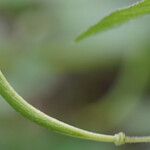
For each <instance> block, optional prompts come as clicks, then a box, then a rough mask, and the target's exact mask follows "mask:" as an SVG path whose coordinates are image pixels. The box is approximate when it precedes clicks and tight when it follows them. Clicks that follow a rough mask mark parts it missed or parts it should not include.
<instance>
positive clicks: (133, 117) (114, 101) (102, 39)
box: [0, 0, 150, 150]
mask: <svg viewBox="0 0 150 150" xmlns="http://www.w3.org/2000/svg"><path fill="white" fill-rule="evenodd" d="M133 2H136V0H124V1H120V0H114V1H112V0H92V1H90V0H76V1H75V0H13V1H12V0H0V67H1V69H2V71H3V73H4V74H5V75H6V76H7V79H8V80H9V81H10V83H11V84H12V85H13V87H14V88H15V89H16V90H17V91H18V92H19V93H20V95H22V96H23V97H24V98H25V99H26V100H27V101H28V102H30V103H31V104H33V105H34V106H36V107H37V108H39V109H40V110H42V111H44V112H45V113H47V114H49V115H51V116H53V117H56V118H57V119H59V120H62V121H64V122H67V123H69V124H71V125H74V126H77V127H80V128H84V129H87V130H90V131H95V132H99V133H107V134H115V133H118V132H120V131H124V132H125V133H126V134H128V135H150V119H149V116H150V109H149V107H150V101H149V98H150V59H149V56H150V42H149V41H150V36H149V35H150V30H149V26H150V16H146V17H143V18H140V19H137V20H134V21H131V22H130V23H128V24H126V25H123V26H122V27H119V28H117V29H113V30H111V31H108V32H106V33H102V34H101V35H97V36H96V37H92V38H89V39H87V40H85V41H83V42H81V43H75V42H74V39H75V38H76V37H77V36H78V35H79V34H80V33H81V32H83V31H85V30H86V29H87V28H88V27H89V26H91V25H93V24H94V23H96V22H97V21H99V20H100V19H101V18H102V17H103V16H105V15H107V14H109V13H110V12H111V11H113V10H115V9H117V8H119V7H125V6H127V5H129V4H131V3H133ZM142 148H144V149H149V148H150V145H149V144H137V145H136V144H134V145H126V146H122V147H118V148H116V147H115V146H114V145H113V144H106V143H96V142H91V141H84V140H80V139H74V138H70V137H66V136H63V135H59V134H56V133H53V132H49V131H47V130H46V129H43V128H42V127H39V126H37V125H35V124H34V123H32V122H30V121H28V120H26V119H24V118H23V117H22V116H20V115H19V114H18V113H16V112H15V111H14V110H13V109H12V108H11V107H10V106H9V105H8V104H7V103H6V102H5V101H4V100H3V99H2V98H1V97H0V149H2V150H34V149H35V150H49V149H55V150H77V149H78V150H83V149H85V150H100V149H103V150H113V149H120V150H124V149H132V150H134V149H136V150H137V149H142Z"/></svg>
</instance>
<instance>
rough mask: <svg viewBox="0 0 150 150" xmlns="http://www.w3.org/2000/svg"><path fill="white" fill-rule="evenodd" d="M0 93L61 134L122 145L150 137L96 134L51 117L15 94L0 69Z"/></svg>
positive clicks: (28, 116) (15, 105)
mask: <svg viewBox="0 0 150 150" xmlns="http://www.w3.org/2000/svg"><path fill="white" fill-rule="evenodd" d="M0 95H1V96H2V97H3V98H4V99H5V100H6V101H7V102H8V103H9V104H10V105H11V106H12V107H13V108H14V109H15V110H16V111H18V112H19V113H20V114H22V115H23V116H24V117H26V118H28V119H29V120H31V121H33V122H35V123H37V124H39V125H41V126H43V127H45V128H48V129H50V130H53V131H56V132H59V133H62V134H66V135H69V136H72V137H77V138H81V139H87V140H93V141H99V142H111V143H115V144H116V145H122V144H125V143H141V142H150V137H141V138H140V137H128V136H125V134H124V133H122V132H121V133H119V134H115V135H104V134H98V133H94V132H89V131H86V130H82V129H79V128H76V127H74V126H71V125H68V124H66V123H64V122H61V121H59V120H57V119H55V118H52V117H50V116H48V115H46V114H45V113H43V112H41V111H40V110H38V109H36V108H35V107H33V106H32V105H30V104H29V103H27V102H26V101H25V100H24V99H23V98H22V97H21V96H20V95H19V94H17V92H16V91H15V90H14V89H13V88H12V87H11V85H10V84H9V83H8V81H7V80H6V78H5V77H4V75H3V74H2V72H1V71H0Z"/></svg>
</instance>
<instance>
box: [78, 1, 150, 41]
mask: <svg viewBox="0 0 150 150" xmlns="http://www.w3.org/2000/svg"><path fill="white" fill-rule="evenodd" d="M149 13H150V0H144V1H140V2H137V3H135V4H133V5H130V6H128V7H126V8H123V9H119V10H117V11H115V12H112V13H111V14H110V15H108V16H106V17H104V18H103V19H102V20H101V21H100V22H98V23H97V24H96V25H94V26H92V27H90V28H89V29H88V30H87V31H86V32H84V33H82V34H81V35H79V36H78V37H77V39H76V42H79V41H81V40H83V39H85V38H88V37H90V36H93V35H96V34H97V33H101V32H103V31H106V30H109V29H111V28H114V27H118V26H120V25H122V24H124V23H127V22H128V21H130V20H132V19H135V18H137V17H141V16H143V15H146V14H149Z"/></svg>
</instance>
